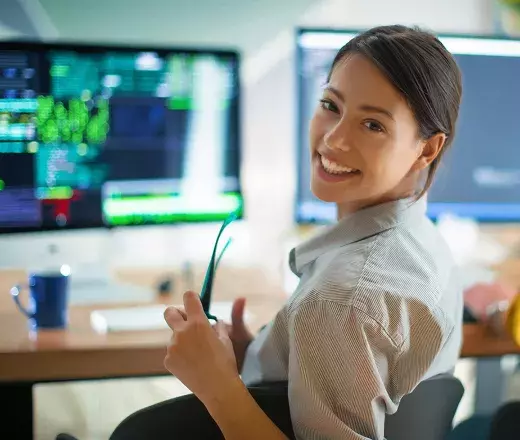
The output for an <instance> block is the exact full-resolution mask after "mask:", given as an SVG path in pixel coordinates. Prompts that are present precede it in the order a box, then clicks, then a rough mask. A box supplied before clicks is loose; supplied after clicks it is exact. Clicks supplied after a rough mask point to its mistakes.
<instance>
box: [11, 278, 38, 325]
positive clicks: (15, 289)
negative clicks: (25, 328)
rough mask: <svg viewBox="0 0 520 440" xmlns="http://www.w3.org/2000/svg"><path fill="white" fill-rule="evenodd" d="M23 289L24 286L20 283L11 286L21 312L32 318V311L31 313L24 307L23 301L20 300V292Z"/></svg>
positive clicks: (12, 294)
mask: <svg viewBox="0 0 520 440" xmlns="http://www.w3.org/2000/svg"><path fill="white" fill-rule="evenodd" d="M21 291H22V286H20V285H19V284H17V285H15V286H13V287H11V290H10V292H11V296H12V297H13V300H14V302H15V304H16V306H17V307H18V309H19V310H20V312H22V313H23V314H24V315H25V316H27V317H28V318H32V317H33V315H32V314H31V313H29V311H28V310H27V309H26V308H25V307H24V306H22V303H21V302H20V292H21Z"/></svg>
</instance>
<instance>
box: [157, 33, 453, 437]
mask: <svg viewBox="0 0 520 440" xmlns="http://www.w3.org/2000/svg"><path fill="white" fill-rule="evenodd" d="M460 99H461V77H460V72H459V69H458V67H457V65H456V63H455V61H454V60H453V57H452V56H451V54H450V53H449V52H448V51H447V50H446V49H445V48H444V46H443V45H442V44H441V43H440V42H439V40H438V39H437V38H435V37H434V36H433V35H431V34H429V33H427V32H423V31H421V30H419V29H411V28H408V27H404V26H385V27H378V28H374V29H371V30H369V31H367V32H365V33H363V34H360V35H359V36H357V37H356V38H354V39H353V40H351V41H349V42H348V43H347V44H346V45H345V46H344V47H343V48H342V49H340V51H339V52H338V54H337V56H336V58H335V60H334V63H333V65H332V69H331V71H330V74H329V78H328V84H327V87H326V88H325V89H324V92H323V96H322V97H321V99H320V100H319V102H318V105H317V108H316V111H315V114H314V117H313V119H312V121H311V124H310V145H309V147H310V152H311V160H312V165H313V166H312V171H311V186H312V191H313V192H314V194H315V195H316V196H317V197H318V198H320V199H321V200H323V201H327V202H332V203H335V204H337V206H338V213H339V219H338V222H337V224H335V225H333V226H331V227H330V228H327V229H325V230H322V231H321V232H320V233H319V234H318V235H317V236H315V237H313V238H311V239H310V240H308V241H307V242H305V243H302V244H300V245H299V246H297V247H296V248H295V249H293V250H292V251H291V253H290V258H289V263H290V267H291V270H292V271H293V272H294V273H295V274H296V275H297V276H299V277H300V283H299V285H298V287H297V289H296V291H295V292H294V294H293V295H292V296H291V298H290V299H289V300H288V302H287V303H286V304H285V306H284V307H283V308H282V309H281V310H280V311H279V312H278V313H277V315H276V316H275V318H274V319H273V321H272V322H270V323H269V324H268V325H266V326H265V327H264V328H263V329H262V330H261V331H260V333H259V334H258V335H256V336H255V337H253V336H252V335H251V333H250V332H249V331H248V330H247V328H246V326H245V324H244V321H243V311H244V302H243V299H239V300H237V302H236V303H235V306H234V308H233V313H232V322H231V325H228V326H225V325H222V323H220V324H218V326H217V327H216V328H212V327H211V326H210V325H209V323H208V320H207V317H206V316H205V314H204V309H203V307H202V305H201V303H200V300H199V297H198V295H195V294H193V293H189V294H186V295H185V305H186V313H181V312H180V311H175V310H170V311H169V313H168V315H167V316H166V319H167V321H168V323H169V325H170V326H171V327H172V329H173V330H174V331H173V335H172V340H171V343H170V345H169V347H168V354H167V357H166V359H165V364H166V366H167V368H168V369H169V370H170V371H171V372H172V373H173V374H175V375H176V376H177V377H178V378H179V379H180V380H181V381H183V382H184V383H185V384H186V386H188V387H189V388H190V389H191V390H192V391H193V392H194V394H195V396H196V397H195V396H192V398H191V399H192V400H191V402H193V400H194V399H196V398H198V399H200V401H201V402H202V404H203V407H200V408H199V409H198V410H197V411H195V413H191V414H190V416H191V419H190V420H187V418H186V417H185V414H186V412H183V411H182V409H181V405H184V406H185V407H186V405H187V403H186V398H185V399H183V401H182V402H181V401H178V402H176V403H177V407H176V406H175V404H174V406H171V407H170V408H171V412H169V413H168V423H167V425H168V429H169V430H170V432H172V433H177V432H179V431H182V432H188V433H189V430H190V423H191V425H196V427H197V429H202V428H204V429H205V427H207V429H208V430H207V432H208V433H213V434H208V436H200V437H199V438H216V437H218V435H216V434H215V433H216V431H215V428H216V426H215V425H214V424H211V423H209V422H208V419H209V420H211V419H210V418H209V417H208V414H209V415H210V416H211V417H212V418H213V420H214V421H215V422H216V424H217V425H218V427H219V428H220V431H221V432H222V433H223V435H224V437H225V438H226V439H228V440H229V439H240V440H242V439H246V438H247V439H249V440H255V439H262V440H263V439H266V438H269V439H286V438H288V437H289V438H292V437H295V438H298V439H303V440H305V439H323V438H327V439H342V440H362V439H367V438H370V439H374V440H383V439H384V438H385V434H386V433H385V417H386V415H387V414H393V413H395V412H396V411H397V409H398V408H399V405H400V402H401V399H402V398H403V397H404V396H405V395H407V394H409V393H411V392H412V391H413V390H414V389H415V388H416V387H417V385H418V384H419V383H420V382H421V381H423V380H425V379H428V378H431V377H433V376H436V375H439V374H446V373H449V372H451V371H452V370H453V368H454V367H455V364H456V362H457V360H458V356H459V352H460V345H461V337H462V336H461V335H462V310H463V302H462V291H461V289H460V286H459V284H458V282H457V274H456V270H455V266H454V263H453V261H452V258H451V252H450V250H449V248H448V246H447V245H446V243H445V242H444V241H443V239H442V236H441V235H440V234H439V232H438V231H437V229H436V228H435V227H434V225H433V224H432V223H431V222H430V221H429V220H428V218H427V217H426V201H425V197H424V194H425V192H426V191H427V189H428V187H429V185H430V184H431V182H432V179H433V176H434V174H435V170H436V168H437V165H438V163H439V161H440V158H441V156H442V154H443V151H444V150H445V149H446V147H447V146H448V145H449V143H450V142H451V141H452V139H453V136H454V131H455V123H456V120H457V115H458V108H459V105H460ZM424 180H425V182H423V181H424ZM215 330H216V331H215ZM241 367H242V368H241ZM240 374H241V376H240ZM279 381H282V382H284V383H286V384H287V387H286V390H287V395H286V396H284V399H285V400H284V401H285V403H286V406H287V405H288V406H289V407H290V411H287V412H286V413H284V414H287V417H289V416H288V414H289V413H290V419H291V420H290V422H291V423H292V428H293V430H291V429H287V428H288V427H290V426H291V424H290V423H286V424H283V423H280V420H275V418H274V417H273V414H272V413H270V412H269V411H268V409H266V407H264V406H262V405H260V404H259V402H258V400H256V399H255V396H254V392H253V391H252V389H250V388H247V385H249V386H250V385H252V384H257V383H259V382H279ZM175 414H177V417H178V418H176V419H175V420H174V419H172V417H174V416H175ZM194 419H196V420H197V421H196V422H195V423H194V422H193V420H194ZM165 432H166V431H165ZM192 434H193V433H192ZM424 434H425V435H424V436H422V437H421V438H423V439H427V438H429V437H428V434H429V433H426V432H425V433H424ZM212 435H213V436H212ZM176 438H179V437H178V436H177V437H176ZM189 438H193V435H192V437H189Z"/></svg>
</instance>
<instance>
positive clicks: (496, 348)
mask: <svg viewBox="0 0 520 440" xmlns="http://www.w3.org/2000/svg"><path fill="white" fill-rule="evenodd" d="M2 281H4V280H2ZM0 284H3V283H0ZM0 288H1V287H0ZM236 293H237V292H233V295H235V296H236ZM177 298H178V297H177ZM229 299H231V298H221V297H218V296H217V298H216V300H229ZM285 299H286V297H285V295H283V294H281V293H280V294H278V295H274V294H273V295H259V294H253V295H248V303H247V307H248V310H250V312H251V314H252V315H253V321H252V323H251V328H252V330H253V331H256V330H258V329H259V328H260V327H261V326H262V325H264V324H265V323H266V322H268V321H269V320H270V319H271V318H272V317H273V316H274V315H275V313H276V312H277V310H278V309H279V308H280V306H281V305H282V303H283V302H284V301H285ZM165 302H168V303H171V301H165ZM175 302H176V303H178V300H177V301H175ZM6 304H7V305H6V307H4V308H3V309H0V382H5V381H32V382H41V381H60V380H81V379H97V378H109V377H132V376H151V375H160V374H167V372H166V370H165V369H164V366H163V359H164V355H165V350H166V345H167V343H168V339H169V337H170V333H169V331H166V330H165V331H140V332H118V333H116V332H114V333H107V334H98V333H96V332H95V331H94V330H93V329H92V327H91V325H90V312H91V311H92V310H93V309H99V308H107V307H109V306H107V305H98V306H88V307H87V306H82V307H71V309H70V312H69V313H70V315H69V316H70V324H69V328H68V329H67V330H63V331H62V330H52V331H40V332H38V333H30V332H29V331H28V327H27V320H26V318H25V317H24V316H23V315H22V314H21V313H19V312H18V311H17V310H16V308H15V307H14V304H12V301H11V303H9V302H7V303H6ZM115 306H116V307H121V306H124V307H126V306H128V304H123V305H121V304H118V305H115ZM506 354H520V347H519V346H517V345H516V344H515V343H514V342H513V341H512V340H505V339H501V338H498V337H496V336H493V335H491V334H490V333H489V332H488V331H487V330H486V329H485V328H484V327H483V326H481V325H465V326H464V344H463V347H462V352H461V355H462V357H485V356H502V355H506Z"/></svg>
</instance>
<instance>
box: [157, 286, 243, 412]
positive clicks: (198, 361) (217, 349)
mask: <svg viewBox="0 0 520 440" xmlns="http://www.w3.org/2000/svg"><path fill="white" fill-rule="evenodd" d="M183 300H184V310H182V309H177V308H175V307H168V308H167V309H166V310H165V312H164V319H165V320H166V322H167V323H168V326H169V327H170V328H171V329H172V330H173V335H172V337H171V340H170V344H169V345H168V350H167V353H166V357H165V359H164V365H165V367H166V369H167V370H168V371H169V372H170V373H172V374H173V375H174V376H176V377H177V378H178V379H179V380H180V381H181V382H182V383H183V384H184V385H185V386H186V387H187V388H189V389H190V390H191V391H192V392H193V394H195V395H196V396H197V397H198V398H199V399H200V400H201V401H202V402H203V403H206V401H208V400H214V399H218V398H219V396H221V395H222V394H223V393H226V391H227V390H228V389H229V387H233V386H235V385H236V384H237V381H240V376H239V374H238V370H237V363H236V359H235V355H234V351H233V344H232V343H231V340H230V339H229V336H228V333H227V329H226V326H225V324H224V323H222V322H218V323H217V324H216V325H215V326H214V327H212V326H211V324H210V322H209V320H208V318H207V317H206V314H205V313H204V310H203V308H202V304H201V302H200V298H199V295H197V294H196V293H194V292H186V293H185V294H184V297H183Z"/></svg>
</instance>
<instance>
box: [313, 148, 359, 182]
mask: <svg viewBox="0 0 520 440" xmlns="http://www.w3.org/2000/svg"><path fill="white" fill-rule="evenodd" d="M315 166H316V168H317V171H318V175H319V176H320V178H321V179H323V180H325V181H327V182H340V181H344V180H347V179H351V178H353V177H356V176H358V175H360V174H361V171H359V170H358V169H356V168H351V167H347V166H345V165H341V164H339V163H337V162H334V161H332V160H330V159H327V158H326V157H324V156H322V155H321V154H318V155H317V156H316V160H315Z"/></svg>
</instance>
